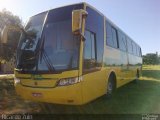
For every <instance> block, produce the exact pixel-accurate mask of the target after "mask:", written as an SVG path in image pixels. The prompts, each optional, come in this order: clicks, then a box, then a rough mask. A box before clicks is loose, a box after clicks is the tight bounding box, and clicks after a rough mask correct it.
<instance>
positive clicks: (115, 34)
mask: <svg viewBox="0 0 160 120" xmlns="http://www.w3.org/2000/svg"><path fill="white" fill-rule="evenodd" d="M112 41H113V47H115V48H118V43H117V31H116V29H115V28H113V27H112Z"/></svg>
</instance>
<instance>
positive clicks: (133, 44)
mask: <svg viewBox="0 0 160 120" xmlns="http://www.w3.org/2000/svg"><path fill="white" fill-rule="evenodd" d="M132 46H133V54H134V55H136V49H137V48H136V46H137V45H136V44H135V43H134V42H132Z"/></svg>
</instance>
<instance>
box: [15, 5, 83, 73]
mask: <svg viewBox="0 0 160 120" xmlns="http://www.w3.org/2000/svg"><path fill="white" fill-rule="evenodd" d="M71 14H72V8H69V7H63V8H58V9H53V10H51V11H49V12H48V14H47V13H46V12H45V13H41V14H38V15H36V16H33V17H32V18H31V19H30V21H29V22H28V24H27V25H26V27H25V30H26V32H29V33H32V35H33V34H34V36H35V37H33V38H31V40H30V39H28V38H27V37H26V35H23V34H22V35H21V38H20V43H19V46H18V51H17V69H21V70H23V71H26V72H27V71H28V72H35V71H36V72H45V73H46V72H48V71H51V68H53V69H52V72H56V71H64V70H72V69H77V68H78V58H79V45H80V43H79V42H80V40H79V37H77V36H74V35H73V34H72V30H71V29H72V28H71V27H72V21H71V19H72V18H71ZM45 18H46V20H45Z"/></svg>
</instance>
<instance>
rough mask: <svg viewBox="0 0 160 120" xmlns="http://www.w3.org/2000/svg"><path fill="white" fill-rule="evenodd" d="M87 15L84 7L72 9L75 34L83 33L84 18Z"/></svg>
mask: <svg viewBox="0 0 160 120" xmlns="http://www.w3.org/2000/svg"><path fill="white" fill-rule="evenodd" d="M87 15H88V13H87V11H85V10H83V9H80V10H73V11H72V33H73V34H75V35H79V34H81V29H82V22H83V18H86V17H87Z"/></svg>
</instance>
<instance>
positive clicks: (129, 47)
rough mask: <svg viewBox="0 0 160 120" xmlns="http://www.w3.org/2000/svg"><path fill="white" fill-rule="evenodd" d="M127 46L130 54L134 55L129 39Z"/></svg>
mask: <svg viewBox="0 0 160 120" xmlns="http://www.w3.org/2000/svg"><path fill="white" fill-rule="evenodd" d="M127 46H128V52H129V53H131V54H132V53H133V46H132V41H131V40H130V39H129V38H127Z"/></svg>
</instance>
